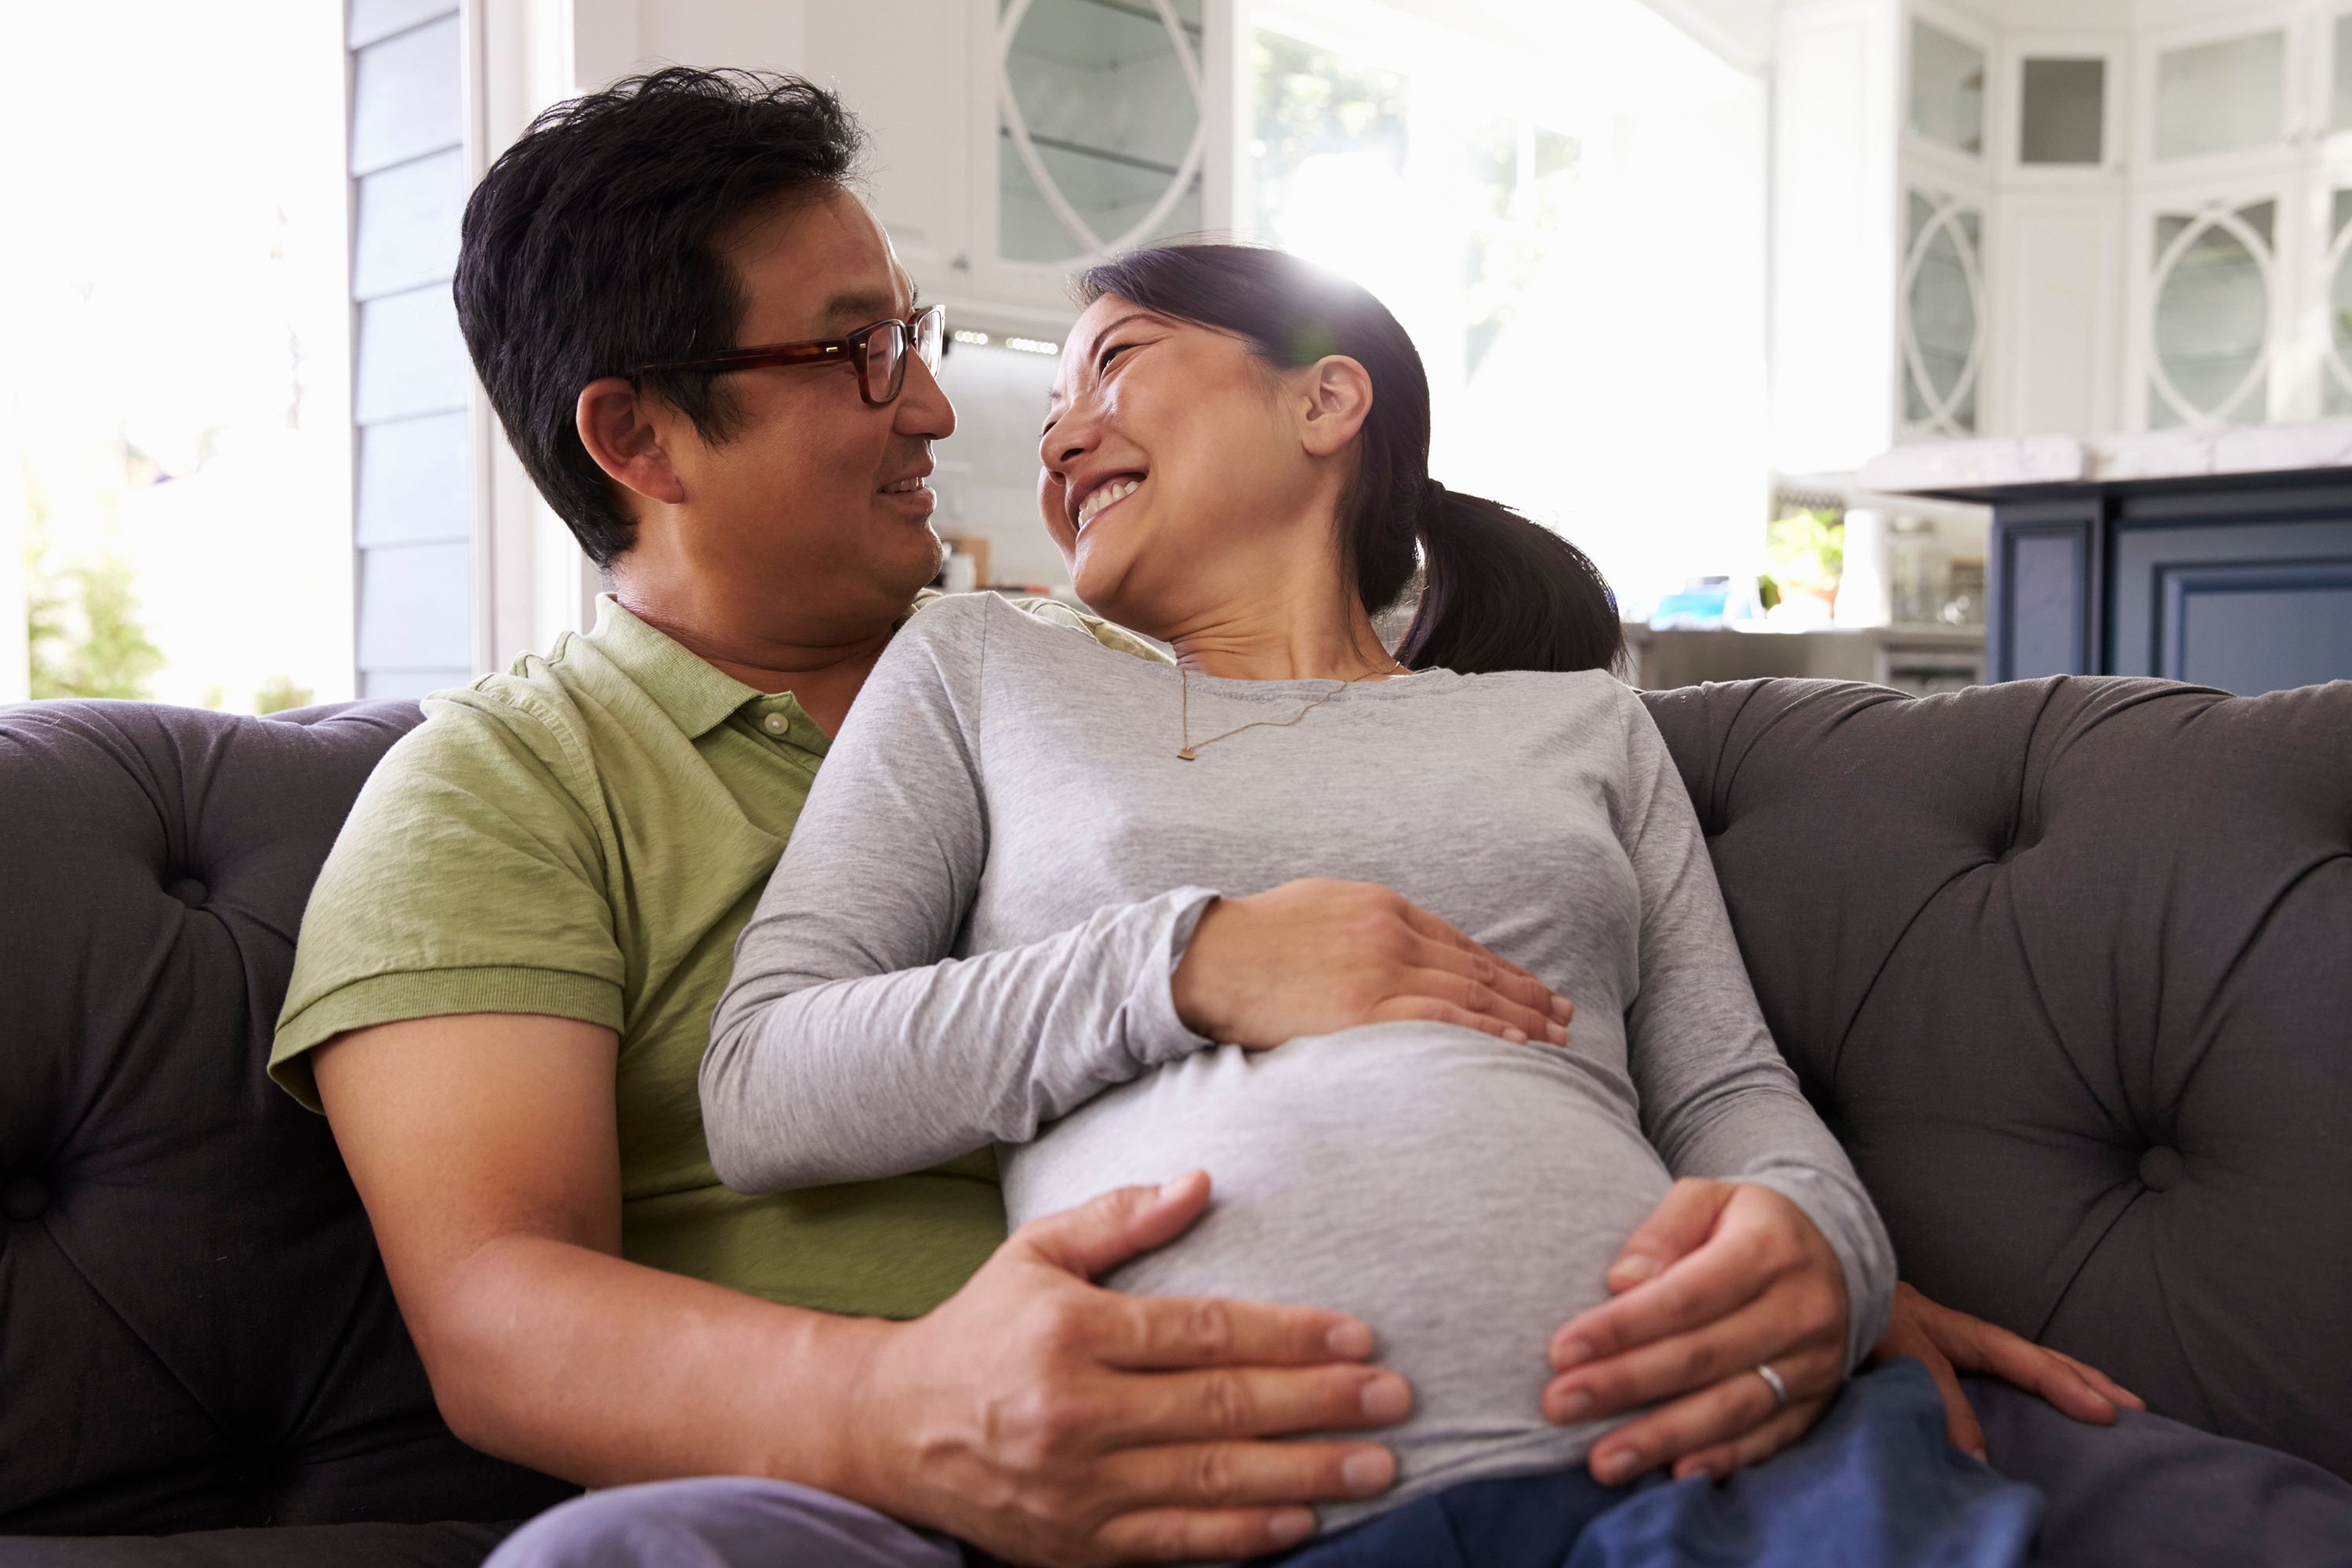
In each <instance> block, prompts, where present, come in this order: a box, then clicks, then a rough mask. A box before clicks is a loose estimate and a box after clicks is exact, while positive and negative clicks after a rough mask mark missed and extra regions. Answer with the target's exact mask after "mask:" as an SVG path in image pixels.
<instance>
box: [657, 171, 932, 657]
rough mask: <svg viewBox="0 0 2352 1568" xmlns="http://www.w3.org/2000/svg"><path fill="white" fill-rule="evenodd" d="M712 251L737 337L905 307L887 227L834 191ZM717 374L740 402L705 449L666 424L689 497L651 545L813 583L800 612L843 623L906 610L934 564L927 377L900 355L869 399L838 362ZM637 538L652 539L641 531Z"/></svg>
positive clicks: (729, 570)
mask: <svg viewBox="0 0 2352 1568" xmlns="http://www.w3.org/2000/svg"><path fill="white" fill-rule="evenodd" d="M721 252H722V254H723V255H724V256H725V258H726V259H727V261H728V263H729V265H730V268H731V269H732V271H733V272H734V275H735V278H736V279H737V284H738V287H739V288H740V290H741V294H742V299H743V301H744V310H743V317H742V321H741V323H740V326H739V327H738V328H737V330H736V333H735V342H734V346H739V347H740V346H750V345H753V344H760V343H782V342H806V341H809V340H812V339H821V338H835V337H840V336H843V335H844V334H845V333H848V332H850V331H854V330H855V329H856V328H858V327H863V326H867V325H870V324H872V323H873V322H876V321H883V320H886V319H888V318H891V317H897V318H899V319H902V320H903V319H905V318H906V317H908V316H909V315H910V314H912V312H913V310H914V305H915V294H914V289H913V286H912V284H911V282H910V281H909V279H908V277H907V273H906V270H905V268H901V267H900V266H899V265H898V258H897V257H895V256H894V255H893V254H892V253H891V249H890V242H889V238H888V237H887V235H885V234H884V232H883V230H882V226H881V224H880V223H879V222H877V220H876V219H875V216H874V215H873V213H872V212H871V211H869V210H868V209H867V207H866V204H865V203H864V202H862V201H860V200H859V199H858V198H857V197H856V195H852V194H850V193H849V192H846V191H839V190H834V191H828V192H826V193H824V195H818V196H814V197H803V198H800V199H792V198H787V199H786V200H785V201H784V202H783V203H782V204H781V205H779V206H777V207H776V208H774V209H772V211H770V212H769V213H767V214H765V215H763V216H761V218H760V219H759V220H758V221H755V222H752V223H750V224H746V225H744V226H742V227H741V228H740V229H739V230H738V231H737V232H736V233H734V234H733V235H731V236H729V237H727V239H726V241H725V243H724V244H723V245H722V247H721ZM728 379H729V383H730V386H729V390H730V392H731V393H732V395H733V397H734V399H735V405H736V408H737V410H738V417H737V418H736V420H735V421H734V424H733V427H732V434H731V435H730V437H729V438H728V439H726V440H725V441H723V442H721V443H719V444H718V445H716V446H713V445H710V444H709V443H706V442H704V441H703V440H701V439H700V437H698V436H696V435H695V434H694V431H693V427H692V426H691V425H689V424H688V422H687V421H686V420H685V419H683V418H682V417H675V416H673V417H671V418H669V419H667V420H666V421H665V423H666V424H667V426H668V428H667V431H666V432H665V435H664V441H663V445H664V447H666V449H667V451H668V453H669V457H670V460H671V462H672V464H673V465H674V466H675V467H676V468H677V474H678V478H679V479H680V480H681V481H683V483H684V486H685V490H686V495H685V504H684V506H683V507H682V508H681V509H680V516H679V519H678V527H677V533H676V536H675V537H673V538H671V539H669V540H667V541H663V542H660V545H658V546H656V547H657V548H666V549H667V552H671V553H673V554H674V555H676V556H678V557H682V558H683V562H684V563H687V564H688V566H689V569H690V571H691V573H692V574H693V575H694V576H695V577H696V578H697V579H698V580H700V581H702V582H704V583H706V584H713V585H716V584H730V583H731V584H740V585H742V586H743V587H745V588H748V589H750V590H751V591H753V592H755V593H764V594H772V595H795V596H800V595H807V594H808V592H809V590H810V589H811V588H812V587H813V586H814V585H816V584H824V587H825V589H826V593H825V595H824V600H823V602H822V603H818V602H810V603H808V604H807V605H806V608H807V609H809V610H814V611H817V612H818V613H819V615H820V616H821V617H822V616H838V618H840V619H841V620H842V621H843V622H844V624H845V625H852V624H856V625H864V624H869V623H870V622H871V620H872V618H873V616H874V615H875V614H876V612H877V606H881V607H882V608H884V609H886V610H895V609H903V608H904V606H905V605H906V604H907V602H908V599H910V598H912V597H913V595H914V594H915V591H916V590H917V589H918V588H920V587H921V586H922V585H923V584H925V583H928V582H929V581H930V579H931V577H932V576H933V575H934V574H936V573H937V571H938V569H939V551H940V543H939V539H938V536H937V535H935V534H934V533H933V532H932V531H931V528H930V515H931V509H932V507H933V506H934V505H935V504H936V500H937V498H936V497H935V495H934V494H933V492H932V491H931V490H930V489H929V488H928V486H927V485H926V484H925V483H924V482H923V481H924V479H925V478H926V477H927V476H928V475H929V473H930V471H931V458H930V444H931V442H933V441H934V440H938V439H941V438H944V437H947V436H948V435H950V434H951V433H952V432H953V431H954V429H955V411H954V409H953V408H952V407H951V406H950V405H949V403H948V400H947V397H946V395H944V394H943V393H941V392H940V387H939V383H938V382H937V381H935V380H934V379H933V378H932V375H931V373H930V371H929V369H928V368H927V367H926V366H925V365H924V364H923V363H922V362H921V361H920V360H919V359H918V358H915V357H914V356H912V355H911V354H910V355H909V356H908V365H907V379H906V384H905V386H904V387H903V389H902V390H901V391H900V393H899V395H898V397H897V399H896V400H894V401H893V402H891V403H888V404H887V405H883V406H881V407H878V408H877V407H873V406H870V405H867V404H866V402H865V400H864V399H863V398H861V397H860V396H859V395H858V390H857V373H856V369H855V367H854V366H852V365H850V364H848V363H842V364H837V365H835V364H826V365H813V366H812V365H793V366H785V367H777V368H771V369H763V370H751V371H740V372H736V373H733V374H730V376H729V378H728ZM638 542H639V544H640V546H646V545H650V544H654V543H655V542H654V541H652V540H649V539H647V538H646V537H645V531H644V530H643V529H641V530H640V535H639V541H638ZM632 553H634V552H632ZM619 569H620V571H621V572H623V573H624V574H625V573H626V571H627V570H628V557H627V556H624V557H623V558H622V561H621V563H619ZM886 602H887V603H886Z"/></svg>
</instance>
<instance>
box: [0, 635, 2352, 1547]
mask: <svg viewBox="0 0 2352 1568" xmlns="http://www.w3.org/2000/svg"><path fill="white" fill-rule="evenodd" d="M1647 700H1648V701H1649V703H1650V707H1651V711H1652V712H1653V714H1654V716H1655V718H1656V719H1657V721H1658V724H1659V726H1660V728H1661V730H1662V731H1664V735H1665V737H1666V741H1667V743H1668V744H1669V746H1670V747H1671V748H1672V750H1673V752H1674V754H1675V759H1676V761H1677V763H1679V765H1680V767H1681V770H1682V774H1683V778H1684V782H1685V784H1686V785H1687V787H1688V788H1689V790H1690V793H1691V796H1692V799H1693V801H1694V802H1695V803H1696V806H1697V810H1698V814H1699V817H1700V820H1701V822H1702V824H1703V825H1704V826H1705V827H1706V831H1707V834H1708V836H1709V839H1710V842H1711V844H1712V847H1713V849H1714V854H1715V859H1716V864H1717V869H1718V871H1719V873H1720V876H1721V879H1722V882H1723V887H1724V891H1725V896H1726V898H1727V901H1728V903H1729V905H1730V909H1731V914H1732V919H1733V922H1734V924H1735V926H1736V927H1737V929H1738V935H1739V941H1740V943H1741V948H1742V952H1743V953H1744V954H1745V956H1746V959H1747V962H1748V968H1749V970H1750V972H1751V973H1752V974H1753V976H1754V978H1755V981H1756V984H1757V988H1758V991H1759V994H1760V995H1761V997H1762V1000H1763V1005H1764V1010H1765V1015H1766V1016H1767V1017H1768V1018H1769V1021H1770V1023H1771V1026H1772V1028H1773V1031H1774V1034H1775V1036H1776V1037H1778V1038H1779V1040H1780V1042H1781V1045H1782V1047H1783V1049H1784V1050H1786V1052H1787V1053H1788V1055H1789V1057H1790V1060H1791V1061H1792V1062H1793V1063H1794V1064H1795V1065H1796V1067H1797V1068H1798V1071H1799V1073H1800V1074H1801V1077H1802V1079H1803V1081H1804V1084H1805V1088H1806V1091H1807V1092H1808V1094H1810V1095H1811V1098H1812V1100H1813V1101H1814V1103H1815V1104H1816V1105H1817V1106H1819V1107H1820V1109H1821V1110H1822V1114H1823V1115H1824V1116H1825V1117H1826V1118H1827V1119H1828V1121H1829V1122H1830V1124H1831V1125H1832V1127H1833V1128H1834V1129H1835V1130H1836V1131H1837V1132H1838V1134H1839V1136H1840V1137H1841V1138H1843V1140H1844V1141H1845V1142H1846V1145H1847V1146H1848V1148H1849V1149H1851V1150H1852V1151H1853V1155H1854V1158H1855V1160H1856V1163H1858V1165H1859V1166H1860V1168H1861V1170H1862V1173H1863V1175H1864V1179H1865V1180H1866V1181H1867V1182H1868V1183H1869V1184H1870V1186H1871V1189H1872V1191H1873V1192H1874V1194H1876V1196H1877V1198H1878V1201H1879V1203H1880V1205H1881V1206H1882V1207H1883V1208H1884V1210H1885V1215H1886V1218H1887V1222H1888V1225H1889V1226H1890V1228H1891V1229H1892V1231H1893V1233H1894V1236H1895V1244H1896V1247H1898V1249H1899V1250H1900V1253H1901V1256H1902V1260H1903V1265H1904V1269H1905V1272H1906V1276H1907V1277H1908V1278H1910V1279H1912V1280H1913V1281H1915V1282H1916V1284H1918V1285H1919V1286H1920V1287H1921V1288H1922V1289H1925V1290H1927V1292H1928V1293H1929V1294H1930V1295H1932V1296H1935V1297H1937V1298H1938V1299H1939V1300H1946V1301H1948V1302H1950V1303H1951V1304H1953V1305H1955V1306H1958V1307H1961V1308H1964V1309H1966V1310H1970V1311H1973V1312H1977V1313H1979V1314H1981V1315H1983V1316H1985V1317H1988V1318H1990V1319H1992V1320H1994V1321H1999V1322H2002V1323H2005V1324H2007V1325H2009V1326H2010V1327H2011V1328H2014V1329H2016V1330H2018V1331H2020V1332H2022V1333H2025V1334H2028V1335H2031V1336H2033V1337H2036V1338H2039V1339H2041V1340H2042V1341H2044V1342H2048V1343H2051V1344H2053V1345H2056V1346H2058V1347H2060V1348H2062V1349H2064V1350H2066V1351H2069V1352H2073V1353H2074V1354H2076V1355H2079V1356H2082V1357H2084V1358H2085V1359H2087V1360H2090V1361H2092V1362H2095V1363H2098V1364H2100V1365H2102V1366H2104V1367H2105V1368H2107V1369H2108V1370H2109V1371H2111V1372H2113V1373H2115V1374H2116V1376H2118V1377H2119V1378H2120V1379H2121V1380H2122V1381H2123V1382H2124V1383H2125V1384H2127V1385H2129V1386H2131V1387H2133V1388H2135V1389H2137V1390H2138V1391H2139V1392H2141V1393H2142V1394H2146V1395H2147V1397H2148V1399H2149V1400H2150V1402H2151V1404H2152V1405H2153V1406H2154V1407H2155V1408H2156V1409H2158V1411H2160V1412H2163V1413H2165V1414H2168V1415H2174V1416H2177V1417H2179V1418H2180V1419H2182V1420H2186V1421H2189V1422H2192V1423H2194V1424H2196V1425H2198V1426H2205V1427H2208V1428H2210V1429H2211V1430H2214V1431H2217V1432H2222V1433H2226V1434H2230V1435H2232V1436H2241V1437H2246V1438H2250V1439H2252V1440H2254V1441H2257V1442H2263V1443H2267V1444H2271V1445H2273V1446H2276V1447H2282V1448H2285V1449H2288V1450H2290V1451H2292V1452H2294V1453H2297V1454H2300V1455H2303V1456H2305V1458H2310V1459H2312V1460H2315V1461H2316V1462H2317V1463H2319V1464H2321V1465H2323V1466H2325V1467H2326V1468H2330V1469H2332V1470H2334V1471H2336V1473H2338V1474H2340V1475H2346V1476H2352V1332H2347V1325H2352V683H2347V682H2338V683H2336V684H2335V685H2332V686H2327V687H2319V688H2310V689H2304V690H2300V691H2290V692H2282V693H2277V694H2274V695H2272V696H2268V697H2261V698H2252V699H2237V698H2229V697H2225V696H2223V695H2221V694H2220V693H2217V692H2212V691H2205V690H2200V689H2193V688H2188V687H2181V686H2175V685H2169V684H2167V683H2162V682H2157V681H2147V680H2123V679H2095V680H2086V679H2054V680H2048V681H2037V682H2021V683H2016V684H2011V685H2005V686H1998V687H1990V688H1979V689H1972V690H1969V691H1965V692H1960V693H1957V694H1954V695H1951V696H1948V697H1935V698H1925V699H1917V700H1913V699H1906V698H1903V697H1901V696H1898V695H1897V694H1895V693H1894V692H1890V691H1887V690H1885V689H1879V688H1874V687H1866V686H1855V685H1845V684H1836V683H1826V682H1808V681H1783V680H1766V681H1752V682H1745V683H1740V684H1736V685H1727V686H1709V687H1698V688H1691V689H1685V690H1680V691H1672V692H1664V693H1651V694H1648V699H1647ZM418 717H419V715H418V713H417V710H415V707H413V706H411V705H405V704H373V705H360V706H352V707H347V708H341V709H328V710H310V711H308V712H304V713H298V714H291V715H284V716H279V717H276V718H271V719H267V720H256V719H236V718H228V717H224V716H221V715H215V714H210V713H202V712H194V711H190V710H176V709H168V708H160V707H151V706H143V705H139V704H130V703H47V704H36V705H31V706H23V707H17V708H14V709H6V710H0V955H4V956H0V962H5V964H6V966H7V967H6V970H5V984H0V1216H5V1217H0V1537H6V1538H7V1539H0V1563H7V1564H10V1565H12V1568H13V1565H16V1564H20V1563H21V1564H29V1565H34V1568H41V1565H50V1568H94V1565H96V1564H100V1563H107V1564H118V1563H119V1564H129V1565H136V1568H199V1565H204V1564H213V1563H262V1564H286V1565H289V1568H291V1565H293V1564H297V1563H301V1564H309V1563H321V1564H324V1563H334V1564H362V1565H363V1564H386V1565H389V1564H395V1563H396V1564H402V1565H415V1568H425V1565H427V1564H432V1565H440V1564H449V1565H452V1568H455V1565H458V1564H470V1563H475V1562H478V1560H479V1558H480V1557H481V1556H482V1555H483V1554H484V1553H485V1552H487V1551H488V1548H489V1546H490V1545H491V1544H492V1543H493V1542H495V1541H496V1540H497V1539H498V1538H499V1535H500V1534H501V1533H502V1532H503V1528H504V1523H503V1521H513V1520H516V1519H519V1518H521V1517H524V1516H526V1515H528V1514H530V1513H531V1512H533V1511H535V1510H538V1509H540V1508H542V1507H545V1506H547V1505H548V1504H549V1503H551V1502H552V1501H554V1500H557V1499H559V1498H561V1497H562V1496H564V1495H567V1493H568V1491H569V1490H570V1489H568V1488H566V1487H564V1486H562V1484H561V1483H558V1482H555V1481H553V1480H551V1479H548V1478H546V1477H542V1476H537V1475H534V1474H532V1473H531V1472H530V1471H527V1470H523V1469H520V1468H516V1467H513V1466H509V1465H505V1464H501V1463H499V1462H498V1461H495V1460H492V1459H489V1458H487V1457H484V1456H482V1455H479V1454H476V1453H473V1452H472V1451H470V1450H468V1449H467V1448H465V1447H463V1446H462V1445H460V1444H458V1443H457V1441H456V1440H455V1439H454V1438H453V1437H451V1436H450V1435H449V1434H448V1432H447V1429H446V1427H444V1426H442V1425H441V1422H440V1420H439V1418H438V1416H437V1415H436V1414H435V1412H434V1408H433V1405H432V1400H431V1395H430V1391H429V1389H428V1388H427V1386H426V1384H425V1378H424V1375H423V1372H422V1369H421V1367H420V1366H419V1364H418V1362H417V1359H416V1354H415V1350H414V1348H413V1347H412V1346H411V1345H410V1343H409V1341H408V1338H407V1335H406V1333H405V1331H404V1330H403V1328H402V1326H401V1323H400V1321H399V1316H398V1313H397V1312H396V1310H394V1305H393V1302H392V1299H391V1295H390V1292H389V1290H388V1289H386V1287H385V1284H384V1279H383V1268H382V1265H381V1264H380V1262H379V1261H378V1260H377V1258H376V1256H375V1251H374V1247H373V1242H372V1240H371V1238H370V1236H369V1232H368V1229H367V1225H366V1219H365V1216H364V1215H363V1214H362V1212H361V1210H360V1207H359V1205H358V1202H357V1199H356V1197H355V1196H354V1194H353V1193H352V1187H351V1184H350V1182H349V1180H348V1178H347V1177H346V1176H345V1175H344V1173H343V1171H342V1168H341V1163H340V1162H339V1161H338V1159H337V1157H336V1153H335V1149H334V1144H333V1141H332V1139H331V1136H330V1135H329V1133H328V1131H327V1128H326V1126H325V1124H324V1123H323V1122H322V1121H320V1120H319V1119H318V1118H315V1117H312V1116H310V1114H309V1113H307V1112H305V1111H303V1110H299V1108H298V1107H296V1106H295V1104H294V1103H293V1102H292V1101H291V1100H289V1099H287V1098H286V1097H285V1096H284V1095H282V1094H280V1093H279V1092H278V1090H276V1089H274V1088H272V1087H271V1086H270V1085H269V1084H268V1080H267V1079H265V1078H264V1076H263V1073H262V1064H263V1062H264V1060H265V1058H266V1057H267V1054H268V1041H269V1035H270V1026H271V1023H272V1021H273V1020H274V1018H275V1016H276V1013H277V1010H278V1002H279V999H280V996H281V994H282V992H283V990H284V987H285V984H286V978H287V973H288V969H289V963H290V960H291V952H292V944H293V940H294V936H295V932H296V930H297V926H298V923H299V918H300V912H301V908H302V905H303V902H304V900H306V898H307V897H308V894H309V889H310V883H311V881H312V879H314V877H315V875H316V873H317V870H318V868H319V865H320V861H321V859H322V858H323V857H324V856H325V854H326V851H327V848H328V847H329V845H330V844H331V841H332V838H333V836H334V833H335V831H336V829H337V827H338V826H340V824H341V820H342V817H343V816H344V814H345V812H346V811H347V810H348V808H349V806H350V805H351V802H352V798H353V796H354V795H355V794H356V793H357V791H358V788H359V786H360V784H361V783H362V780H363V779H364V778H365V776H366V774H367V773H368V771H369V769H370V768H371V767H373V764H374V763H375V761H376V760H377V758H379V757H380V756H381V755H382V754H383V752H384V751H385V750H386V749H387V748H388V747H389V746H390V745H391V744H392V743H393V742H394V741H395V740H396V739H397V738H398V737H399V736H400V735H401V734H402V733H404V731H406V730H408V729H409V728H411V727H413V726H414V725H415V723H416V722H417V721H418ZM34 1537H40V1538H44V1539H32V1538H34ZM92 1538H97V1539H92Z"/></svg>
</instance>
